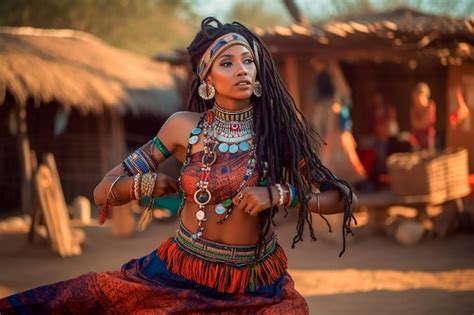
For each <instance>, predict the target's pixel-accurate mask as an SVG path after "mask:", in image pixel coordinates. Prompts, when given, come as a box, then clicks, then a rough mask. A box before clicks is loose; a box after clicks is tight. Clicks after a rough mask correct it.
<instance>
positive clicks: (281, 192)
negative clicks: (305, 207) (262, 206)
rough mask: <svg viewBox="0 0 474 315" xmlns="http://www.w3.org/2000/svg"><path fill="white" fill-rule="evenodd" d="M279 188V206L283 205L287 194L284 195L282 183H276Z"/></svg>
mask: <svg viewBox="0 0 474 315" xmlns="http://www.w3.org/2000/svg"><path fill="white" fill-rule="evenodd" d="M275 186H276V188H277V190H278V194H279V195H280V200H279V201H278V206H280V207H281V206H283V203H284V201H285V196H284V195H283V188H281V185H280V184H275Z"/></svg>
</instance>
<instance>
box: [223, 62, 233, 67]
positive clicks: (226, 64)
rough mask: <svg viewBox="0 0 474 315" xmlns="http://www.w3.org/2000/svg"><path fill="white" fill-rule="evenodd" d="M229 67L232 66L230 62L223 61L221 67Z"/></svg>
mask: <svg viewBox="0 0 474 315" xmlns="http://www.w3.org/2000/svg"><path fill="white" fill-rule="evenodd" d="M231 65H232V62H230V61H225V62H223V63H221V66H223V67H230V66H231Z"/></svg>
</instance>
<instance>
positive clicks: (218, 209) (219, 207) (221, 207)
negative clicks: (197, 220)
mask: <svg viewBox="0 0 474 315" xmlns="http://www.w3.org/2000/svg"><path fill="white" fill-rule="evenodd" d="M226 210H227V209H226V208H225V207H224V205H223V204H222V203H220V204H218V205H217V206H216V208H215V209H214V211H215V212H216V213H217V214H224V213H225V211H226Z"/></svg>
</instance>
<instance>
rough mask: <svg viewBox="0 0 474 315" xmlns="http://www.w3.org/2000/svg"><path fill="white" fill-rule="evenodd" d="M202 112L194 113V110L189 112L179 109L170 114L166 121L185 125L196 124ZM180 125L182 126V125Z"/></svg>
mask: <svg viewBox="0 0 474 315" xmlns="http://www.w3.org/2000/svg"><path fill="white" fill-rule="evenodd" d="M201 116H202V113H196V112H189V111H179V112H176V113H174V114H173V115H171V116H170V117H169V118H168V120H167V122H168V123H172V124H177V125H181V124H185V125H186V126H188V125H193V126H195V125H197V124H198V122H199V120H200V119H201ZM182 127H184V126H183V125H182Z"/></svg>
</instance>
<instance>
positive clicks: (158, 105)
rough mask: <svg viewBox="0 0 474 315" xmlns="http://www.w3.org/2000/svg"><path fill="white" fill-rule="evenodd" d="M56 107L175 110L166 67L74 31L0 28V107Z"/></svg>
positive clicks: (175, 97)
mask: <svg viewBox="0 0 474 315" xmlns="http://www.w3.org/2000/svg"><path fill="white" fill-rule="evenodd" d="M7 92H9V93H11V95H12V96H13V97H14V98H15V100H16V102H17V103H19V104H26V102H27V100H28V99H32V100H33V101H34V102H35V104H38V105H39V104H42V103H50V102H53V101H55V102H58V103H60V104H61V105H63V106H65V107H74V108H77V109H78V110H79V111H80V112H82V113H102V112H103V111H104V109H105V108H113V109H116V110H118V111H119V112H122V113H123V112H126V111H130V112H132V113H133V114H138V113H140V114H143V113H149V114H155V115H158V114H170V113H172V112H175V111H176V110H177V109H178V106H179V105H180V104H179V103H180V100H179V96H178V91H177V88H176V83H175V80H174V78H173V76H172V75H171V71H170V68H169V65H167V64H165V63H159V62H156V61H153V60H151V59H147V58H144V57H140V56H137V55H134V54H132V53H130V52H127V51H125V50H122V49H118V48H115V47H111V46H109V45H107V44H106V43H104V42H103V41H101V40H100V39H98V38H96V37H94V36H93V35H91V34H87V33H84V32H79V31H74V30H44V29H35V28H30V27H0V105H1V104H2V103H4V101H5V97H6V93H7Z"/></svg>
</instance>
